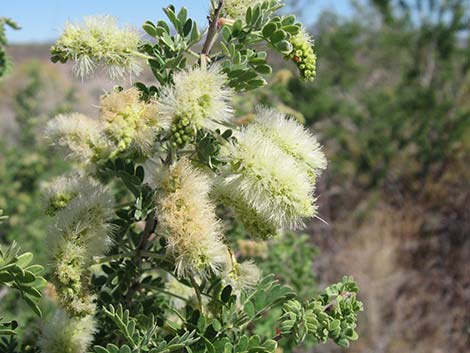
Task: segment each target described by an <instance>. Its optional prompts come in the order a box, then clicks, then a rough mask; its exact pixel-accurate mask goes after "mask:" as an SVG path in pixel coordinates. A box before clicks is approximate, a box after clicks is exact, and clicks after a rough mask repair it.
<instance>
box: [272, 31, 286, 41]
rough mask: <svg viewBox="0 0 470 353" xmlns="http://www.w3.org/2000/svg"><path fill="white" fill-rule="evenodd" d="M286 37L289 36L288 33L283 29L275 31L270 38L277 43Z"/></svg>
mask: <svg viewBox="0 0 470 353" xmlns="http://www.w3.org/2000/svg"><path fill="white" fill-rule="evenodd" d="M286 37H287V33H286V32H285V31H283V30H282V29H281V30H277V31H275V32H274V33H273V34H272V35H271V36H270V38H269V39H270V40H271V42H273V43H274V44H275V43H278V42H280V41H281V40H284V39H285V38H286Z"/></svg>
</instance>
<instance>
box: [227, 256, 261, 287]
mask: <svg viewBox="0 0 470 353" xmlns="http://www.w3.org/2000/svg"><path fill="white" fill-rule="evenodd" d="M227 279H228V280H229V282H230V284H231V285H232V287H233V288H235V289H236V290H250V289H254V288H255V287H256V285H257V284H258V282H259V280H260V279H261V270H260V269H259V268H258V266H256V264H255V263H254V262H253V261H250V260H248V261H244V262H242V263H237V262H235V263H234V264H233V266H232V268H231V271H230V272H229V273H228V274H227Z"/></svg>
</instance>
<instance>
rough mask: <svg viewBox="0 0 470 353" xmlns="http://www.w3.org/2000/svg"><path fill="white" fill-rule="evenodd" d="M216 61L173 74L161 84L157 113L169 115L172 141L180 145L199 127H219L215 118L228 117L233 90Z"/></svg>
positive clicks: (218, 119)
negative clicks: (172, 77)
mask: <svg viewBox="0 0 470 353" xmlns="http://www.w3.org/2000/svg"><path fill="white" fill-rule="evenodd" d="M226 81H227V78H226V76H225V74H224V73H222V72H221V68H220V66H219V65H212V66H211V67H210V68H209V69H206V68H202V67H197V68H192V69H189V70H186V71H181V72H178V73H177V74H175V76H174V84H173V85H169V86H166V87H164V88H163V90H162V94H161V97H160V99H159V114H161V115H162V116H164V117H171V119H172V132H173V135H174V136H175V137H176V138H175V143H176V144H178V145H184V144H185V143H186V142H187V141H189V140H190V139H191V137H192V136H193V135H194V133H195V130H197V129H198V128H201V127H205V128H207V129H214V128H216V127H220V126H219V125H218V124H217V123H216V122H217V121H227V120H229V119H230V118H231V117H232V114H233V109H232V107H231V105H230V103H231V100H232V96H233V91H232V90H231V89H230V88H228V87H226V86H225V83H226Z"/></svg>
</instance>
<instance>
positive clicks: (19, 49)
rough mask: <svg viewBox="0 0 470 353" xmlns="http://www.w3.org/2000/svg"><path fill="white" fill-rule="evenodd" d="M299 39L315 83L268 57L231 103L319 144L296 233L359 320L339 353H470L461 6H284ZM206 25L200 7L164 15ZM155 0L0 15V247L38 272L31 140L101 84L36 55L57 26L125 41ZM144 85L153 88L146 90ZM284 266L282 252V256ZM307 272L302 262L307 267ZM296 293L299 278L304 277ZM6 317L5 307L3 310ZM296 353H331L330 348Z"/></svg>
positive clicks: (464, 12) (466, 39) (50, 171)
mask: <svg viewBox="0 0 470 353" xmlns="http://www.w3.org/2000/svg"><path fill="white" fill-rule="evenodd" d="M286 2H287V3H288V7H289V11H295V12H297V13H298V15H299V16H300V18H301V19H302V20H303V21H304V22H305V23H307V24H308V26H309V30H310V31H311V33H312V35H313V36H314V38H315V50H316V53H317V55H318V69H317V72H318V73H317V78H316V80H315V82H314V83H312V84H305V83H303V82H302V81H301V80H299V79H298V78H297V76H296V73H295V70H293V68H292V67H291V66H290V65H288V64H287V63H286V62H284V61H283V60H282V58H279V59H278V60H275V66H277V68H278V70H275V72H276V74H275V75H274V76H272V77H270V78H269V81H270V83H269V85H268V86H267V87H265V88H263V89H262V90H261V91H257V93H256V94H255V95H248V96H243V97H241V98H239V99H238V100H237V110H238V113H239V116H241V117H242V118H246V119H249V118H250V113H251V112H252V110H253V107H254V106H255V105H257V104H265V105H271V106H275V107H277V108H278V109H280V110H282V111H284V112H286V113H289V114H292V115H293V116H295V117H296V118H297V119H299V120H301V121H302V122H304V123H305V124H306V125H307V126H308V127H310V128H311V129H312V131H313V132H314V133H315V134H316V135H317V136H318V138H319V140H320V141H321V142H322V144H323V145H324V151H325V152H326V154H327V156H328V159H329V167H328V170H327V172H326V173H325V175H323V177H322V179H321V180H320V185H319V188H318V192H317V195H318V203H319V205H320V211H319V215H320V217H321V218H322V219H323V220H325V221H326V222H327V224H325V223H323V222H321V221H319V220H314V221H313V222H311V224H309V225H308V227H307V229H306V231H305V232H306V233H307V234H308V235H309V241H311V242H312V243H313V244H315V246H316V247H317V248H318V252H317V255H315V258H314V261H313V271H314V273H315V276H316V283H315V284H313V283H308V284H306V285H307V286H311V287H312V293H313V291H314V290H315V288H322V287H323V286H324V285H326V284H328V283H331V282H333V281H336V280H338V279H339V278H340V277H341V276H343V275H346V274H348V275H352V276H354V277H355V278H356V279H357V281H358V282H359V286H360V289H361V299H362V300H363V301H364V304H365V312H364V313H363V315H362V317H361V318H360V326H359V332H360V339H359V341H357V342H355V343H354V344H353V345H352V346H351V348H350V349H349V352H359V353H369V352H370V353H372V352H373V353H382V352H383V353H404V352H413V353H421V352H422V353H454V352H455V353H459V352H462V353H464V352H468V351H469V349H470V238H469V235H470V2H469V1H467V0H448V1H445V0H441V1H439V0H397V1H394V0H370V1H366V0H364V1H347V0H344V1H321V0H318V1H314V0H293V1H286ZM173 3H174V4H175V6H176V7H179V6H183V5H184V6H186V7H187V8H188V10H189V13H190V14H192V16H193V17H195V18H196V19H197V20H198V22H199V23H200V24H201V25H203V24H204V25H205V21H206V20H205V16H206V15H207V9H208V1H206V0H191V1H189V0H188V1H184V0H179V1H173ZM165 5H167V1H166V0H164V1H163V0H159V1H145V0H134V1H132V2H129V1H111V0H105V1H99V2H98V1H91V0H85V1H75V2H72V1H59V0H41V1H27V2H25V1H16V2H13V1H8V2H7V1H5V2H3V3H2V8H1V10H0V16H6V17H11V18H12V19H14V20H15V21H17V22H18V23H19V24H20V25H21V26H22V29H21V30H19V31H13V30H7V37H8V38H9V41H10V45H9V47H8V49H7V50H8V53H9V54H10V56H11V57H12V59H13V68H12V71H11V73H10V74H9V75H8V76H7V77H5V78H4V79H3V80H2V81H0V208H3V209H4V210H5V211H6V213H7V214H8V215H10V220H9V222H8V223H5V224H3V225H2V226H1V227H0V241H1V242H4V241H11V240H16V241H18V242H19V243H20V244H21V246H22V248H23V249H24V250H32V251H34V253H35V254H36V256H37V259H38V261H39V262H40V263H45V262H46V261H47V252H45V251H44V248H45V242H44V239H45V238H46V235H47V220H46V219H45V217H44V216H43V214H42V211H41V200H40V187H41V184H42V183H43V182H44V181H46V180H50V178H51V177H52V176H54V175H57V174H60V173H61V172H62V171H64V170H66V169H67V161H64V160H63V158H62V157H61V156H59V155H56V154H55V153H54V152H52V151H51V150H50V148H49V147H48V146H47V145H46V144H45V142H44V141H43V140H42V138H41V129H42V128H43V127H44V125H45V122H46V121H47V120H48V119H49V118H51V117H53V116H54V115H56V114H58V113H62V112H68V111H79V112H83V113H86V114H89V115H94V114H96V112H97V109H98V108H97V107H96V105H97V104H98V98H99V96H100V94H102V93H103V92H104V90H105V89H110V88H111V87H112V86H113V83H111V82H109V81H107V80H106V78H105V76H100V75H98V76H96V77H95V78H94V79H92V80H90V81H87V82H82V81H80V80H78V79H75V78H74V77H73V76H72V74H71V67H70V66H68V65H60V64H55V65H54V64H52V63H51V62H50V61H49V47H50V44H51V43H53V41H54V39H55V38H56V37H57V36H58V35H59V34H60V30H61V28H62V27H63V25H64V23H65V22H66V21H67V20H80V18H81V17H82V16H84V15H94V14H111V15H114V16H116V17H117V18H118V19H119V20H120V22H122V23H129V24H131V25H134V26H136V27H138V26H139V25H140V24H141V23H143V22H144V21H145V20H147V19H152V20H155V19H160V18H162V12H161V11H160V8H161V7H163V6H165ZM147 79H151V77H150V76H148V77H147ZM279 256H281V257H282V253H281V254H279ZM309 260H310V259H305V261H307V263H310V262H309ZM307 278H309V277H308V276H307ZM2 301H3V304H2V305H4V306H7V307H8V308H9V310H13V311H14V310H20V307H19V306H18V305H16V303H12V302H9V303H7V299H6V298H5V299H4V294H2V293H0V302H2ZM303 351H306V352H307V351H308V352H340V351H341V349H339V348H337V347H336V346H333V345H326V346H322V347H318V346H317V347H315V348H314V349H310V348H305V349H304V350H303Z"/></svg>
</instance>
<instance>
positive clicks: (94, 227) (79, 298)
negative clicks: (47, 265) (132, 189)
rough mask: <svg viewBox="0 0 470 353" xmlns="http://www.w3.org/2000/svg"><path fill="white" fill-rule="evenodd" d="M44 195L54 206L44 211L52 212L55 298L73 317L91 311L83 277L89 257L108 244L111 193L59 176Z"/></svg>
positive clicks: (88, 181) (88, 182) (90, 182)
mask: <svg viewBox="0 0 470 353" xmlns="http://www.w3.org/2000/svg"><path fill="white" fill-rule="evenodd" d="M46 195H47V196H46V205H55V207H52V208H51V207H50V206H49V207H46V210H48V209H49V210H50V209H52V210H54V213H55V215H56V222H55V224H54V226H53V227H52V229H51V243H52V244H51V248H52V261H53V268H54V272H53V282H54V285H55V287H56V290H57V295H58V298H59V301H60V303H61V305H62V307H63V308H64V310H65V311H66V312H67V313H68V314H69V315H71V316H73V317H83V316H86V315H90V314H93V313H94V310H95V305H94V303H93V301H94V297H93V295H91V294H90V292H89V289H88V285H87V283H88V281H87V278H88V275H89V273H88V272H89V266H90V264H91V262H92V260H93V256H98V255H102V254H103V253H104V252H105V251H106V250H107V249H108V247H109V245H110V237H109V235H110V233H111V231H112V228H111V226H110V225H109V223H108V221H109V220H110V219H111V217H112V215H113V208H112V205H113V201H112V196H111V195H110V194H109V193H108V192H107V190H106V189H104V188H103V187H102V186H101V185H100V184H98V183H97V182H96V181H94V180H91V179H89V178H85V177H70V178H63V177H62V178H59V179H58V180H56V181H55V183H54V184H53V186H50V187H49V188H48V190H47V193H46ZM57 200H59V202H57ZM57 206H58V207H57Z"/></svg>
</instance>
